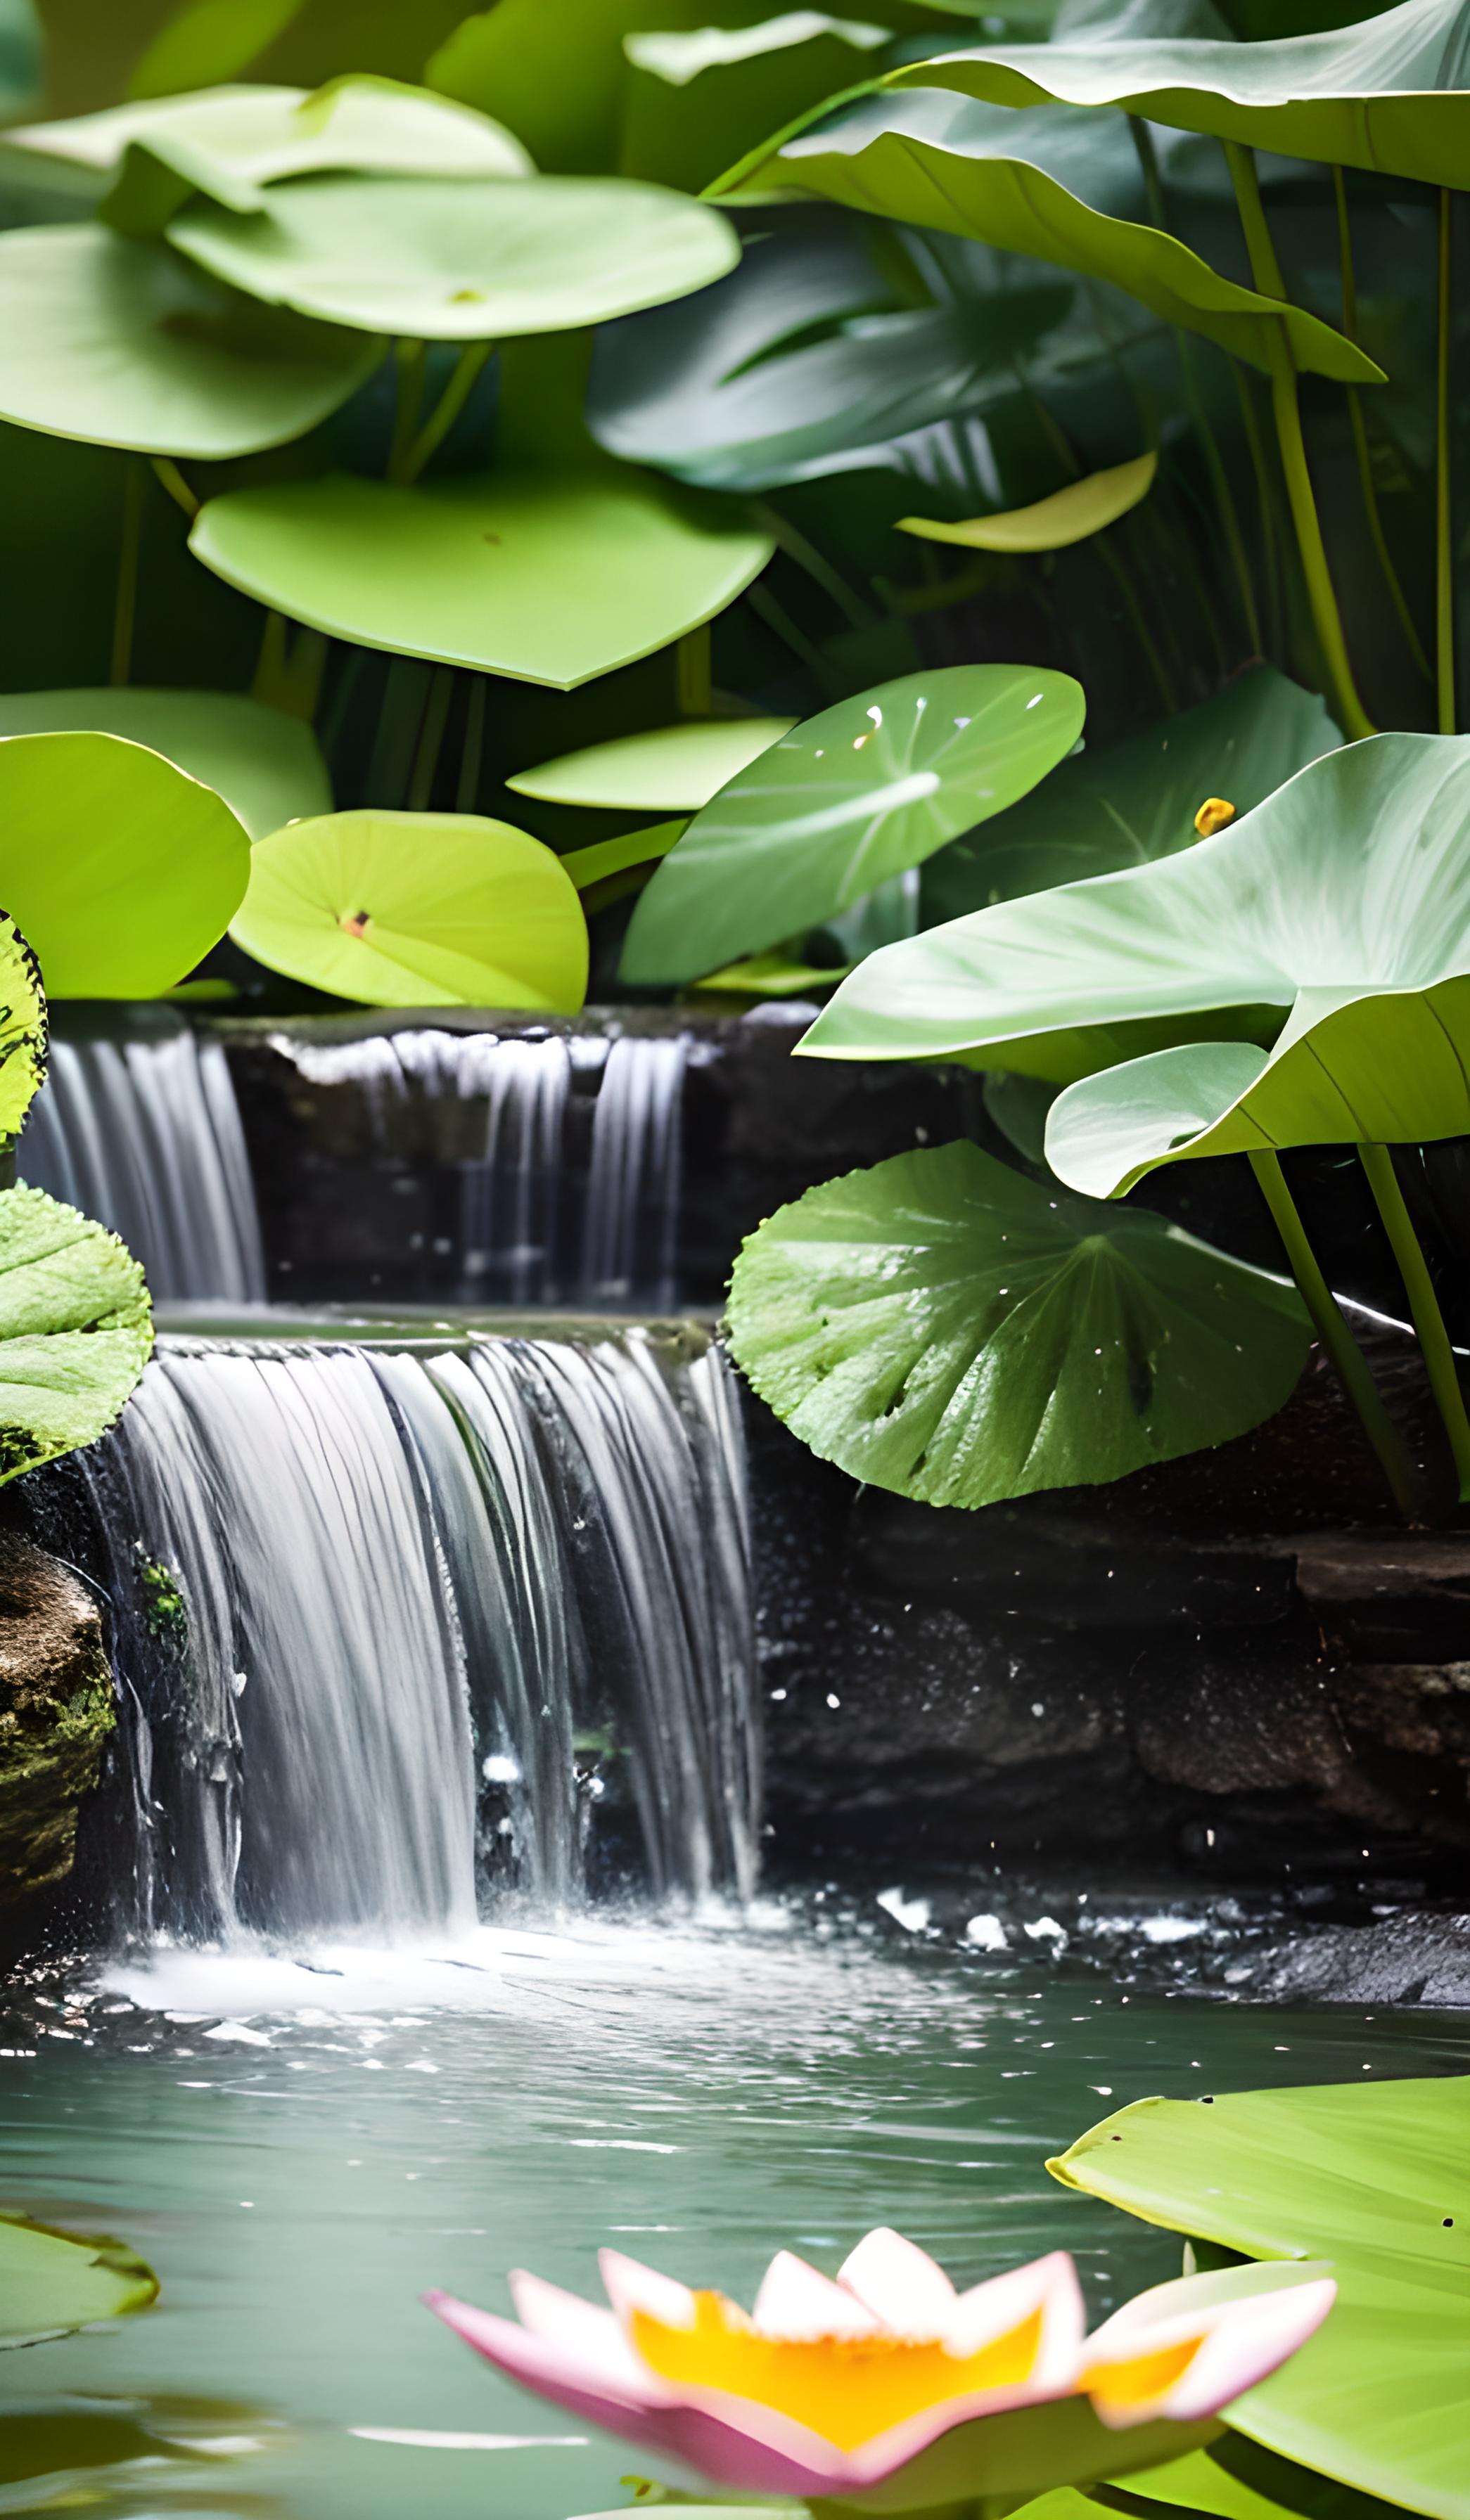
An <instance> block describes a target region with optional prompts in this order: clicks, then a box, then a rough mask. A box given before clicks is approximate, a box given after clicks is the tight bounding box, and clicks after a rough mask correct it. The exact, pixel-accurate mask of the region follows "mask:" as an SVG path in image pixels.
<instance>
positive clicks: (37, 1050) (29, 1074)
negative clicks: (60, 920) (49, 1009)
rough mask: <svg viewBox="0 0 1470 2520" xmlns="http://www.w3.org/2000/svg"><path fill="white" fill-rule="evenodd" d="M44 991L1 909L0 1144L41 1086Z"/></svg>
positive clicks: (16, 932)
mask: <svg viewBox="0 0 1470 2520" xmlns="http://www.w3.org/2000/svg"><path fill="white" fill-rule="evenodd" d="M46 1052H47V1026H46V992H45V989H44V988H43V987H42V984H41V974H40V969H39V967H38V965H37V963H36V958H35V956H34V954H33V953H32V952H31V950H30V947H29V946H28V945H27V943H26V941H25V939H24V937H23V935H22V933H21V931H20V929H19V927H18V926H17V925H16V922H15V921H14V920H13V919H9V918H7V917H6V914H5V912H4V911H3V910H0V1145H3V1144H4V1143H5V1142H6V1140H8V1139H12V1138H14V1137H15V1136H16V1134H17V1132H18V1130H19V1129H20V1126H21V1123H22V1121H23V1119H24V1117H25V1114H26V1112H27V1111H28V1110H29V1108H30V1106H31V1103H32V1102H34V1100H35V1098H36V1096H37V1094H38V1093H39V1092H40V1090H41V1087H42V1086H43V1085H44V1084H45V1082H46Z"/></svg>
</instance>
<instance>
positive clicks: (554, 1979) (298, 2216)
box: [0, 1905, 1470, 2520]
mask: <svg viewBox="0 0 1470 2520" xmlns="http://www.w3.org/2000/svg"><path fill="white" fill-rule="evenodd" d="M873 1931H874V1928H873V1927H872V1925H871V1923H869V1924H868V1926H867V1936H865V1934H864V1931H863V1929H862V1927H861V1925H860V1924H858V1923H853V1922H850V1923H849V1924H848V1926H847V1927H846V1928H842V1929H839V1930H837V1931H836V1932H833V1931H831V1930H830V1929H827V1928H824V1927H823V1926H821V1925H820V1924H818V1923H817V1922H815V1921H814V1920H813V1915H812V1912H811V1911H810V1909H809V1908H808V1909H807V1910H806V1911H805V1912H804V1913H796V1912H787V1911H784V1910H782V1909H780V1908H779V1907H776V1906H774V1905H772V1906H771V1907H769V1908H768V1909H765V1910H761V1911H758V1912H757V1920H756V1921H755V1922H751V1921H746V1922H744V1923H740V1924H736V1923H730V1924H726V1925H721V1924H720V1923H719V1922H718V1921H717V1920H716V1921H712V1922H706V1923H702V1924H700V1925H697V1926H696V1925H692V1924H685V1925H675V1924H668V1925H662V1926H661V1925H659V1924H657V1923H655V1922H650V1921H647V1920H641V1921H640V1920H638V1919H636V1918H624V1919H622V1920H618V1919H616V1918H613V1917H611V1916H605V1917H602V1918H589V1919H587V1920H586V1921H582V1922H578V1923H575V1924H573V1925H569V1926H567V1927H565V1928H564V1929H562V1930H559V1931H557V1932H555V1933H545V1932H538V1931H534V1930H531V1929H524V1930H523V1929H517V1928H514V1927H510V1926H506V1927H502V1928H499V1929H488V1928H486V1929H482V1931H481V1932H480V1933H479V1934H477V1935H476V1936H475V1937H474V1938H473V1939H472V1940H470V1941H469V1942H465V1943H460V1944H458V1945H455V1946H453V1947H447V1948H444V1949H443V1950H441V1951H440V1952H439V1953H438V1954H437V1955H435V1954H429V1955H422V1954H421V1955H419V1956H417V1957H416V1956H414V1955H412V1954H409V1953H403V1952H397V1953H391V1954H385V1955H379V1956H376V1957H375V1956H374V1955H372V1954H369V1953H365V1952H362V1951H332V1950H320V1949H319V1950H316V1951H313V1952H312V1953H311V1954H310V1956H309V1958H308V1959H307V1960H304V1961H300V1960H298V1961H293V1960H291V1959H289V1958H286V1959H283V1958H270V1957H268V1956H265V1955H263V1954H262V1955H259V1956H257V1957H253V1956H252V1955H251V1953H250V1952H249V1951H242V1952H238V1953H235V1954H233V1955H231V1956H230V1957H228V1958H212V1957H210V1956H208V1955H205V1954H198V1953H189V1952H184V1951H173V1952H164V1953H161V1954H158V1955H157V1956H156V1957H155V1958H153V1959H152V1960H151V1961H146V1962H142V1963H139V1964H137V1965H134V1966H122V1965H120V1964H119V1965H118V1966H115V1967H114V1968H113V1969H112V1970H111V1971H104V1972H103V1973H102V1974H101V1975H100V1976H99V1977H97V1978H94V1979H93V1980H92V1981H91V1982H90V1984H89V1985H88V1986H87V1987H86V1988H84V1989H77V1988H74V1987H73V1988H71V1989H67V1988H65V1987H60V1986H58V1987H53V1988H50V1989H43V1990H41V1992H40V1994H37V1993H36V1992H32V1993H30V1994H29V1995H26V1996H23V1997H18V1998H16V1999H14V2000H13V2002H12V2006H11V2009H10V2011H9V2012H8V2013H5V2014H3V2015H0V2022H3V2028H0V2040H3V2042H4V2045H5V2046H6V2047H7V2048H9V2049H10V2051H11V2052H9V2053H8V2054H5V2055H4V2056H0V2204H3V2205H6V2206H8V2207H9V2208H11V2209H12V2210H16V2209H20V2210H23V2211H26V2212H29V2213H31V2214H33V2215H35V2216H37V2217H39V2218H40V2219H42V2220H46V2221H54V2222H58V2223H63V2224H67V2225H70V2226H71V2227H73V2228H78V2229H92V2230H108V2231H112V2232H114V2233H115V2234H117V2235H119V2236H120V2237H122V2238H124V2239H126V2240H127V2241H128V2242H130V2243H131V2244H132V2245H133V2246H135V2247H136V2248H138V2249H139V2250H140V2251H141V2252H142V2253H143V2254H144V2256H146V2257H147V2258H148V2259H149V2260H150V2261H151V2262H152V2263H153V2265H154V2266H155V2267H156V2268H157V2270H158V2272H159V2273H160V2274H161V2278H162V2284H163V2294H162V2299H161V2304H160V2306H159V2308H158V2309H157V2310H156V2311H154V2312H152V2313H151V2314H148V2315H146V2316H144V2317H142V2318H132V2319H127V2320H123V2321H120V2322H118V2323H116V2324H115V2325H113V2326H111V2327H107V2328H100V2329H97V2330H95V2331H93V2332H92V2333H90V2334H87V2335H83V2336H79V2337H73V2338H70V2339H67V2340H62V2341H58V2342H56V2343H53V2344H48V2345H42V2346H36V2347H32V2348H30V2349H28V2350H27V2351H24V2352H21V2353H15V2354H8V2355H4V2356H0V2512H6V2513H12V2512H29V2511H51V2510H57V2511H59V2510H63V2509H66V2510H77V2509H83V2508H85V2509H87V2510H88V2511H90V2512H93V2513H96V2514H99V2515H102V2520H108V2515H112V2514H118V2515H128V2520H143V2515H151V2514H155V2513H159V2514H168V2515H182V2514H190V2513H195V2512H198V2513H216V2512H234V2513H240V2514H246V2515H248V2514H259V2515H261V2520H266V2515H274V2514H279V2515H282V2520H306V2515H308V2514H309V2515H310V2520H349V2515H350V2520H380V2515H381V2520H402V2515H403V2514H404V2513H405V2512H406V2513H411V2514H423V2515H427V2520H433V2515H436V2514H438V2513H444V2514H451V2513H456V2514H457V2513H460V2512H464V2511H468V2510H472V2509H474V2510H482V2511H488V2512H490V2513H504V2514H507V2515H515V2520H564V2515H568V2514H572V2513H582V2512H594V2511H598V2510H601V2509H604V2508H607V2507H608V2506H611V2505H617V2504H620V2503H621V2502H622V2501H624V2500H625V2499H626V2497H625V2495H624V2494H623V2492H622V2491H621V2489H620V2485H619V2479H620V2476H621V2475H622V2474H623V2473H624V2471H625V2470H626V2469H627V2468H628V2467H630V2466H635V2465H636V2464H637V2456H636V2453H630V2452H627V2451H620V2449H619V2448H618V2446H617V2445H616V2444H606V2443H602V2442H599V2441H596V2440H592V2441H587V2442H583V2441H580V2440H578V2439H577V2438H575V2436H576V2430H577V2428H576V2426H575V2425H574V2423H573V2422H570V2421H569V2420H567V2419H566V2418H565V2417H562V2416H560V2415H559V2414H558V2413H557V2411H556V2410H555V2409H554V2408H545V2407H542V2406H540V2405H539V2404H538V2403H537V2402H536V2401H534V2400H531V2399H528V2398H525V2397H523V2396H521V2395H519V2394H518V2393H517V2392H516V2391H515V2390H514V2389H512V2388H511V2387H510V2385H509V2384H508V2383H505V2382H503V2381H501V2380H500V2379H499V2378H497V2377H496V2376H495V2375H493V2374H491V2373H490V2372H489V2371H488V2370H487V2369H486V2368H485V2367H484V2366H483V2365H482V2364H480V2363H477V2362H475V2361H474V2359H473V2358H472V2357H471V2356H470V2355H469V2353H468V2352H467V2351H466V2350H465V2349H464V2348H463V2347H462V2346H461V2345H459V2344H458V2343H457V2342H456V2340H455V2339H454V2338H452V2337H451V2336H450V2335H448V2334H447V2332H446V2331H445V2330H444V2329H443V2328H441V2327H440V2326H439V2325H438V2324H437V2323H436V2321H435V2320H434V2319H432V2318H430V2317H429V2316H428V2314H427V2313H426V2312H425V2311H424V2310H422V2309H421V2308H420V2307H419V2306H418V2299H417V2297H418V2295H419V2294H420V2293H421V2292H422V2291H423V2290H424V2289H425V2288H426V2287H427V2286H430V2285H442V2286H444V2287H446V2288H447V2289H448V2290H450V2291H454V2292H458V2293H459V2294H461V2295H462V2296H464V2297H467V2298H469V2299H470V2300H473V2301H477V2302H480V2303H482V2304H483V2305H485V2306H486V2307H491V2308H503V2307H505V2305H506V2300H507V2296H506V2288H505V2275H506V2271H507V2270H508V2269H509V2268H511V2267H513V2266H517V2265H525V2266H529V2267H532V2268H535V2269H536V2270H538V2271H539V2272H540V2273H543V2274H545V2275H548V2276H550V2277H552V2278H553V2279H555V2280H556V2281H558V2282H561V2283H564V2284H568V2285H571V2286H573V2287H575V2288H579V2289H583V2290H591V2289H594V2288H595V2271H594V2264H593V2258H594V2252H595V2250H596V2248H597V2247H598V2245H599V2244H601V2243H611V2245H613V2246H614V2247H617V2248H620V2249H623V2250H625V2251H627V2252H629V2253H630V2254H632V2255H634V2256H642V2257H645V2258H647V2259H648V2260H650V2261H652V2262H653V2263H655V2264H657V2265H662V2266H665V2267H666V2268H667V2269H668V2270H669V2271H670V2272H671V2273H677V2274H679V2275H682V2276H685V2277H688V2278H690V2279H692V2280H706V2281H713V2282H717V2283H720V2284H722V2285H724V2286H726V2287H727V2288H728V2289H730V2290H731V2291H733V2292H735V2293H736V2294H738V2295H743V2296H744V2297H745V2298H746V2299H747V2300H749V2298H750V2297H751V2294H752V2293H753V2291H754V2288H755V2285H756V2282H757V2279H758V2275H759V2273H760V2271H761V2268H762V2266H763V2264H764V2262H765V2260H766V2258H767V2257H768V2255H769V2254H770V2253H771V2251H772V2250H773V2249H775V2248H776V2247H778V2246H780V2245H783V2244H785V2245H791V2246H794V2247H796V2248H798V2249H799V2250H800V2251H802V2252H803V2253H804V2255H806V2256H808V2257H810V2258H811V2259H812V2260H814V2262H815V2263H816V2264H818V2265H819V2266H823V2267H826V2268H828V2269H834V2268H835V2267H836V2265H837V2263H838V2262H839V2261H840V2259H841V2258H842V2256H843V2255H844V2254H845V2253H846V2251H847V2250H848V2249H849V2248H850V2246H851V2244H852V2242H853V2241H854V2240H855V2239H856V2238H857V2237H858V2236H859V2235H860V2234H861V2232H862V2231H863V2230H864V2229H866V2228H868V2227H869V2226H871V2225H873V2224H877V2223H891V2224H893V2225H895V2226H896V2227H897V2228H899V2229H901V2230H904V2231H906V2232H908V2233H909V2234H911V2235H912V2236H913V2237H914V2238H915V2239H917V2240H920V2241H921V2242H923V2243H924V2245H925V2246H926V2247H928V2248H930V2249H932V2250H933V2251H934V2252H935V2254H936V2255H937V2256H938V2257H940V2258H941V2259H942V2261H943V2262H944V2263H945V2264H946V2265H947V2266H948V2267H949V2268H950V2270H951V2271H952V2273H954V2274H955V2276H956V2277H957V2278H958V2279H960V2280H962V2281H966V2282H969V2281H974V2280H975V2279H977V2278H978V2277H979V2276H981V2275H982V2274H984V2273H988V2272H989V2271H991V2270H992V2269H994V2268H996V2267H998V2266H1000V2265H1003V2264H1006V2263H1011V2262H1014V2261H1016V2260H1018V2259H1021V2258H1023V2257H1027V2256H1031V2255H1034V2254H1036V2253H1038V2252H1040V2251H1042V2250H1044V2249H1049V2248H1055V2247H1058V2246H1065V2247H1070V2248H1072V2249H1073V2250H1074V2251H1075V2252H1076V2254H1077V2256H1078V2259H1079V2263H1080V2267H1081V2270H1082V2273H1083V2275H1084V2279H1085V2281H1086V2284H1087V2288H1088V2291H1089V2294H1090V2295H1091V2297H1092V2301H1093V2306H1094V2309H1095V2310H1097V2311H1100V2310H1102V2309H1104V2308H1106V2307H1107V2305H1108V2304H1109V2303H1110V2302H1112V2301H1114V2300H1115V2299H1117V2298H1118V2297H1119V2296H1120V2295H1121V2294H1122V2293H1125V2292H1129V2291H1132V2290H1134V2289H1136V2288H1137V2287H1138V2286H1140V2285H1141V2284H1143V2283H1146V2282H1149V2281H1152V2280H1157V2279H1159V2278H1161V2277H1163V2276H1165V2275H1167V2274H1170V2273H1173V2272H1175V2271H1176V2269H1177V2264H1178V2244H1177V2242H1175V2241H1173V2240H1171V2238H1170V2237H1169V2236H1168V2235H1167V2234H1164V2233H1160V2232H1156V2231H1150V2230H1149V2229H1147V2228H1144V2227H1142V2226H1140V2225H1138V2224H1135V2223H1131V2222H1129V2221H1128V2220H1126V2219H1125V2217H1122V2216H1119V2215H1116V2214H1114V2213H1112V2212H1111V2211H1109V2210H1108V2209H1107V2208H1105V2207H1102V2206H1099V2205H1095V2204H1092V2203H1090V2202H1089V2201H1087V2200H1085V2199H1080V2198H1076V2197H1071V2196H1069V2195H1067V2194H1066V2193H1065V2192H1064V2191H1063V2190H1062V2189H1061V2188H1060V2187H1058V2186H1057V2185H1055V2183H1053V2182H1051V2181H1050V2180H1049V2179H1048V2178H1047V2175H1046V2172H1045V2170H1044V2167H1043V2162H1044V2158H1045V2156H1046V2155H1047V2154H1048V2153H1050V2152H1055V2151H1058V2150H1060V2149H1061V2148H1062V2147H1064V2146H1065V2145H1066V2144H1067V2143H1068V2142H1069V2141H1070V2140H1071V2139H1072V2138H1074V2137H1076V2136H1078V2135H1080V2133H1081V2132H1082V2130H1083V2129H1084V2128H1085V2127H1087V2126H1088V2125H1089V2124H1091V2123H1093V2122H1094V2121H1095V2120H1096V2119H1097V2118H1099V2117H1102V2116H1104V2115H1106V2114H1107V2113H1108V2112H1109V2111H1110V2110H1111V2109H1114V2108H1116V2107H1120V2106H1121V2105H1122V2104H1123V2103H1124V2102H1125V2100H1128V2099H1133V2098H1138V2097H1141V2096H1143V2095H1144V2094H1147V2093H1167V2094H1170V2095H1171V2096H1177V2097H1187V2096H1190V2095H1195V2094H1200V2093H1206V2092H1210V2091H1219V2090H1226V2089H1232V2088H1233V2089H1242V2088H1249V2087H1253V2086H1260V2085H1264V2084H1283V2083H1309V2082H1332V2081H1347V2080H1352V2081H1358V2080H1360V2079H1363V2078H1365V2077H1366V2076H1368V2075H1371V2076H1372V2077H1373V2078H1374V2079H1382V2078H1385V2077H1392V2076H1396V2075H1405V2074H1425V2073H1428V2074H1433V2073H1444V2072H1454V2071H1459V2072H1463V2071H1465V2069H1466V2066H1467V2063H1470V2055H1467V2047H1470V2042H1467V2037H1466V2032H1465V2028H1464V2024H1463V2018H1462V2017H1459V2018H1452V2017H1449V2016H1440V2017H1436V2016H1434V2015H1429V2014H1425V2013H1422V2012H1416V2013H1412V2014H1398V2015H1395V2014H1392V2013H1378V2014H1376V2015H1367V2014H1364V2013H1361V2012H1356V2011H1353V2010H1347V2009H1331V2010H1320V2011H1315V2012H1309V2011H1301V2010H1289V2009H1282V2008H1279V2007H1265V2006H1254V2005H1250V2004H1243V2003H1217V2002H1209V2001H1205V2000H1202V1999H1200V1998H1198V1997H1192V1996H1190V1995H1188V1994H1185V1993H1174V1994H1168V1993H1165V1992H1163V1991H1158V1992H1155V1993H1149V1992H1147V1991H1146V1989H1144V1988H1143V1987H1141V1986H1136V1985H1135V1986H1133V1987H1131V1988H1129V1989H1126V1990H1125V1989H1123V1988H1120V1987H1119V1985H1118V1984H1117V1983H1116V1981H1114V1980H1112V1979H1104V1978H1103V1977H1101V1976H1100V1975H1099V1973H1098V1972H1097V1971H1096V1970H1095V1969H1091V1968H1087V1967H1083V1966H1081V1965H1079V1964H1077V1963H1076V1962H1075V1961H1073V1960H1069V1959H1062V1960H1060V1961H1058V1960H1056V1959H1055V1958H1045V1957H1042V1956H1041V1955H1040V1954H1039V1952H1037V1953H1036V1954H1033V1953H1032V1952H1031V1951H1028V1953H1027V1955H1026V1957H1025V1958H1024V1959H1017V1958H997V1957H992V1956H988V1955H985V1954H981V1953H972V1954H965V1953H961V1952H958V1951H956V1950H955V1949H954V1948H953V1947H952V1945H950V1946H948V1947H942V1946H941V1945H938V1944H928V1945H926V1944H924V1943H923V1942H921V1941H919V1940H913V1941H908V1940H905V1939H904V1938H903V1937H902V1936H895V1937H888V1938H886V1939H882V1940H878V1939H870V1938H867V1937H868V1936H871V1935H872V1934H873ZM878 1931H879V1933H880V1934H882V1933H883V1932H884V1928H883V1924H882V1920H880V1921H879V1927H878Z"/></svg>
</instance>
